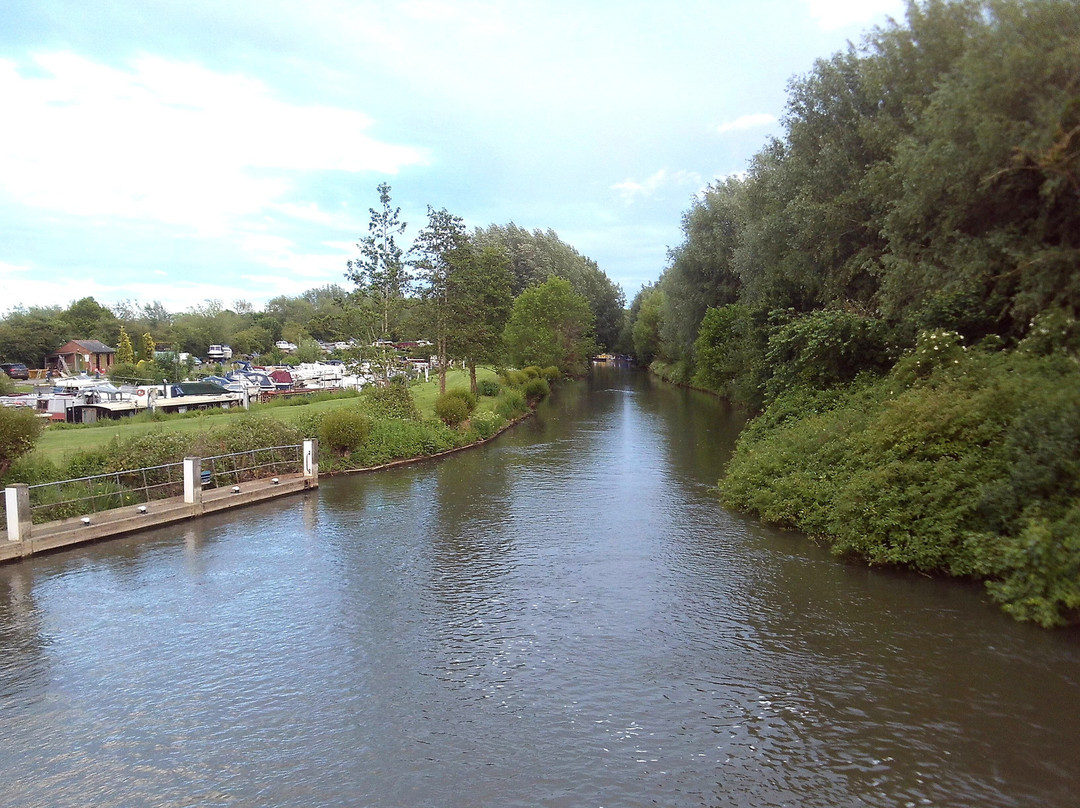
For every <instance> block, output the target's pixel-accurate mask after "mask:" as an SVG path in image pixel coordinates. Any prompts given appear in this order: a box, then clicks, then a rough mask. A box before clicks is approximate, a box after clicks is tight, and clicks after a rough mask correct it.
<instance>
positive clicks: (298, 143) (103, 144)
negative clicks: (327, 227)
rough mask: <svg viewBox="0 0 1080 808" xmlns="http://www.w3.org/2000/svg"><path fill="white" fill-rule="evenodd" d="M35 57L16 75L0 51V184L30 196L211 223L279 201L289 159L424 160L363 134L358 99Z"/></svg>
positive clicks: (147, 62)
mask: <svg viewBox="0 0 1080 808" xmlns="http://www.w3.org/2000/svg"><path fill="white" fill-rule="evenodd" d="M36 62H37V64H38V67H39V70H38V71H37V72H36V74H35V77H32V78H30V77H25V76H23V75H21V74H20V72H19V71H18V69H17V67H16V65H15V64H14V63H13V62H10V61H2V60H0V97H3V98H4V99H5V115H6V116H7V117H8V119H9V120H17V121H18V122H19V125H18V126H9V127H3V128H2V129H0V188H2V189H4V190H6V191H7V192H8V193H10V194H11V195H12V196H13V197H14V198H15V199H17V200H18V201H20V202H22V203H23V204H26V205H30V206H33V207H37V208H44V209H48V210H52V211H60V212H65V213H70V214H76V215H80V216H95V217H103V216H109V215H113V216H121V217H125V218H129V219H141V220H151V221H158V222H165V223H169V224H174V225H177V224H178V225H184V226H187V227H190V228H193V229H194V230H196V231H198V232H200V233H203V234H221V233H226V232H228V231H229V230H230V229H231V228H232V227H233V225H234V224H235V221H236V220H237V219H238V218H240V217H244V216H248V215H251V214H255V213H258V212H260V211H262V210H263V209H264V208H266V207H267V206H269V205H271V204H273V203H275V202H276V201H278V200H280V199H281V198H282V197H283V196H284V195H285V194H286V193H287V192H288V191H289V189H290V187H291V172H297V171H343V172H351V173H358V172H373V173H379V174H394V173H396V172H398V171H399V170H400V169H401V168H402V167H404V166H408V165H416V164H423V163H425V162H426V161H427V159H428V158H427V155H426V153H425V152H423V151H422V150H420V149H417V148H413V147H410V146H403V145H395V144H390V143H384V142H381V141H378V140H376V139H374V138H373V137H371V135H370V134H369V133H368V130H369V129H370V128H371V126H372V121H371V119H370V118H368V117H367V116H365V115H363V114H362V113H360V112H357V111H355V110H349V109H338V108H331V107H325V106H296V105H292V104H289V103H287V102H284V101H281V100H279V99H277V98H275V97H274V96H273V95H272V93H271V92H270V91H269V90H268V89H267V88H266V86H265V85H263V84H262V83H261V82H259V81H256V80H254V79H251V78H248V77H245V76H242V75H223V74H220V73H214V72H212V71H210V70H207V69H205V68H202V67H199V66H198V65H193V64H185V63H178V62H172V61H167V60H163V59H157V58H149V57H144V58H141V59H138V60H136V61H135V62H134V63H133V64H132V67H131V69H129V70H119V69H116V68H112V67H106V66H103V65H99V64H96V63H94V62H91V61H89V60H87V59H84V58H82V57H79V56H76V55H73V54H68V53H52V54H47V55H39V56H38V57H36ZM42 74H44V77H42ZM304 218H308V219H310V218H312V214H311V211H307V212H306V215H305V217H304Z"/></svg>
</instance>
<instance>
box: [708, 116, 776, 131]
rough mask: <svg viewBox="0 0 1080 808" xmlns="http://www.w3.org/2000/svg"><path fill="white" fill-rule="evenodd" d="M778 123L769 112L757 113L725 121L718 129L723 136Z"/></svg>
mask: <svg viewBox="0 0 1080 808" xmlns="http://www.w3.org/2000/svg"><path fill="white" fill-rule="evenodd" d="M774 123H776V116H775V115H772V114H770V113H768V112H755V113H753V114H750V115H742V116H740V117H738V118H736V119H735V120H733V121H725V122H724V123H722V124H720V125H719V126H718V127H716V131H717V132H718V133H720V134H721V135H725V134H727V133H728V132H745V131H746V130H747V129H760V128H761V127H764V126H771V125H772V124H774Z"/></svg>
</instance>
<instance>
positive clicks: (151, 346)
mask: <svg viewBox="0 0 1080 808" xmlns="http://www.w3.org/2000/svg"><path fill="white" fill-rule="evenodd" d="M155 350H157V345H156V344H155V343H154V338H153V337H151V336H150V332H149V331H147V332H145V333H144V334H143V335H142V345H141V348H140V350H139V358H140V359H147V360H149V359H153V358H154V351H155Z"/></svg>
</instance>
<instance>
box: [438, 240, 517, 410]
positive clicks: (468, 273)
mask: <svg viewBox="0 0 1080 808" xmlns="http://www.w3.org/2000/svg"><path fill="white" fill-rule="evenodd" d="M512 283H513V274H512V272H511V269H510V260H509V258H508V256H507V255H506V252H505V251H504V250H503V249H502V248H500V247H498V246H494V245H492V246H487V247H483V248H481V249H476V250H470V251H469V253H468V256H467V258H466V260H465V261H463V262H462V263H461V265H460V266H458V268H457V270H456V271H455V272H454V273H453V274H452V275H451V276H450V278H449V280H448V284H447V293H448V299H449V314H448V320H447V334H448V339H447V347H448V350H449V351H452V352H453V354H454V355H455V356H462V357H464V358H465V361H466V363H467V364H468V366H469V388H470V389H471V390H472V392H473V393H475V392H476V366H477V365H478V364H480V363H487V364H498V363H499V362H500V360H501V358H502V352H503V341H502V335H503V330H504V329H505V328H506V322H507V320H508V319H509V317H510V309H511V307H512V306H513V302H514V299H513V296H512V294H511V291H510V290H511V285H512Z"/></svg>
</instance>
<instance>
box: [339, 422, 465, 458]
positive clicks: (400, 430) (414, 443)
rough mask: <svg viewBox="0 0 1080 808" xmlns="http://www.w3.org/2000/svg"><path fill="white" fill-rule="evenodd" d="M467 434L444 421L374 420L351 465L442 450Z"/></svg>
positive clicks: (456, 444) (435, 452) (462, 439)
mask: <svg viewBox="0 0 1080 808" xmlns="http://www.w3.org/2000/svg"><path fill="white" fill-rule="evenodd" d="M463 442H464V435H463V434H462V433H459V432H455V431H454V430H452V429H450V428H449V427H447V426H446V425H445V424H443V423H442V422H441V421H435V420H427V421H407V420H403V419H400V418H387V419H383V420H377V421H373V422H372V424H371V435H370V436H369V437H368V439H367V441H365V442H364V444H363V446H361V447H360V448H359V449H358V450H357V451H356V452H354V453H353V454H352V456H351V457H350V466H352V467H355V468H364V467H368V466H379V465H382V464H384V463H389V462H390V461H392V460H400V459H404V458H410V457H422V456H425V455H432V454H438V453H439V452H444V451H446V450H448V449H453V448H455V447H457V446H461V445H462V444H463Z"/></svg>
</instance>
